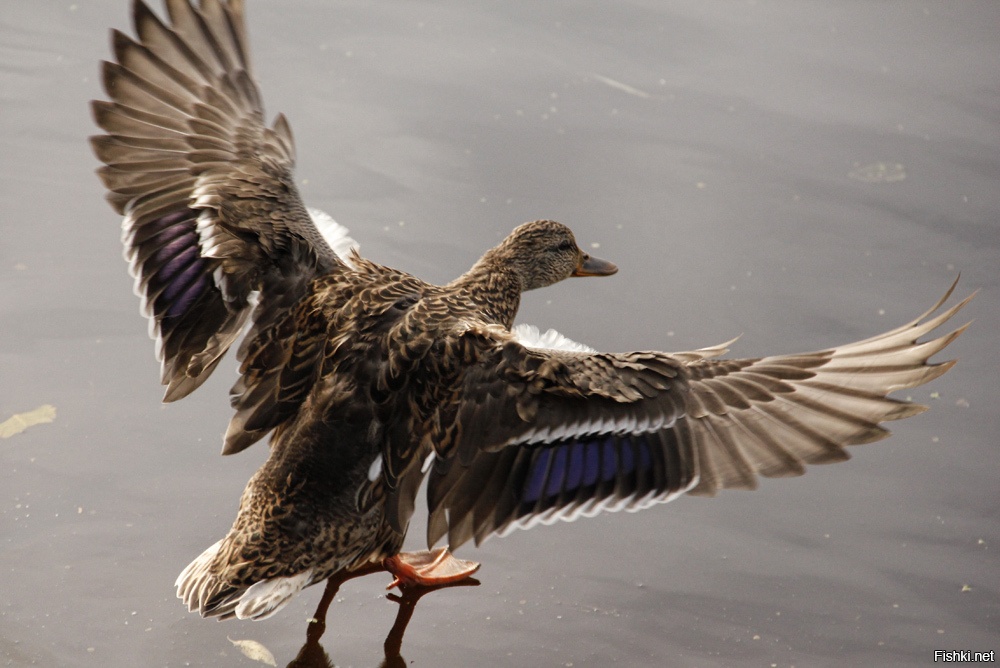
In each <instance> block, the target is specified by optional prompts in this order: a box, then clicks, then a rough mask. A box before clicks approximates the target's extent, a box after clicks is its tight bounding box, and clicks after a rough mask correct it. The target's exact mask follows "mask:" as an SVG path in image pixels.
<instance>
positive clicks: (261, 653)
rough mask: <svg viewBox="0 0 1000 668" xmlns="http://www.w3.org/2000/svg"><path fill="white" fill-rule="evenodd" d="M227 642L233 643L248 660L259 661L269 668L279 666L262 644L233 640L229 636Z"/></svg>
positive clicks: (252, 641)
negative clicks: (269, 667)
mask: <svg viewBox="0 0 1000 668" xmlns="http://www.w3.org/2000/svg"><path fill="white" fill-rule="evenodd" d="M226 640H228V641H229V642H231V643H233V646H235V647H236V649H238V650H240V651H241V652H243V656H245V657H247V658H248V659H253V660H254V661H259V662H260V663H263V664H266V665H268V666H277V665H278V662H277V661H275V659H274V655H273V654H271V650H269V649H268V648H266V647H264V646H263V645H262V644H260V643H259V642H257V641H256V640H233V639H232V638H230V637H229V636H226Z"/></svg>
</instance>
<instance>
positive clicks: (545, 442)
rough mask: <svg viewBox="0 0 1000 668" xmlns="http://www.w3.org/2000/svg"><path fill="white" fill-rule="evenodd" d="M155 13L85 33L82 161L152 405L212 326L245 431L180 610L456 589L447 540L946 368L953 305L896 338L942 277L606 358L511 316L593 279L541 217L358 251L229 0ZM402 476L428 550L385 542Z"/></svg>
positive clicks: (671, 483)
mask: <svg viewBox="0 0 1000 668" xmlns="http://www.w3.org/2000/svg"><path fill="white" fill-rule="evenodd" d="M166 10H167V15H166V17H165V18H162V19H161V18H160V17H159V16H157V14H156V13H155V12H153V11H152V10H151V9H150V8H149V7H148V6H147V5H146V4H145V3H144V2H143V1H142V0H135V1H134V2H133V5H132V20H133V24H134V32H135V36H134V37H130V36H128V35H126V34H124V33H122V32H120V31H117V30H113V31H112V40H111V41H112V50H113V58H112V59H111V60H109V61H106V62H103V64H102V80H103V87H104V91H105V92H106V94H107V99H104V100H95V101H93V102H92V111H93V116H94V119H95V122H96V124H97V125H98V126H99V127H100V128H101V130H102V133H101V134H98V135H96V136H94V137H92V138H91V144H92V147H93V150H94V152H95V153H96V155H97V157H98V159H99V160H100V161H101V162H102V163H103V166H101V167H100V169H99V170H98V174H99V176H100V178H101V180H102V181H103V184H104V186H105V187H106V189H107V199H108V202H109V203H110V205H111V207H112V209H113V210H114V211H115V212H116V213H117V214H118V215H120V216H122V217H123V221H122V230H123V232H122V241H123V246H124V256H125V258H126V260H127V262H128V264H129V268H130V271H131V273H132V275H133V276H134V281H135V282H134V289H135V292H136V294H137V295H138V296H139V298H140V300H141V309H142V312H143V313H144V315H145V316H146V317H147V318H148V322H149V329H150V336H151V337H152V339H153V340H154V341H155V344H156V354H157V357H158V359H159V361H160V364H161V382H162V383H163V384H164V385H165V386H166V390H165V395H164V401H166V402H172V401H176V400H179V399H182V398H183V397H185V396H187V395H189V394H191V393H192V392H194V391H195V390H196V389H197V388H198V387H199V386H201V385H202V384H203V383H204V382H205V380H206V379H207V378H208V377H209V376H210V375H211V374H212V372H213V371H214V370H215V369H216V367H217V366H218V364H219V362H220V360H222V359H223V357H224V356H225V354H226V352H227V351H228V350H229V349H230V348H231V347H234V346H235V347H236V348H237V351H236V357H237V360H238V362H239V376H238V379H237V381H236V383H235V385H234V386H233V388H232V390H231V394H230V398H231V403H232V407H233V410H234V413H233V415H232V418H231V420H230V422H229V425H228V428H227V430H226V433H225V437H224V444H223V454H225V455H233V454H235V453H238V452H241V451H243V450H245V449H246V448H248V447H250V446H251V445H253V444H254V443H256V442H258V441H261V440H264V439H265V438H268V439H269V443H270V445H269V455H268V458H267V460H266V462H265V463H264V464H263V465H262V466H261V468H260V469H259V470H258V471H257V472H256V473H255V474H254V475H253V477H252V478H251V479H250V480H249V482H248V483H247V485H246V488H245V490H244V492H243V494H242V497H241V499H240V504H239V510H238V513H237V516H236V519H235V521H234V523H233V525H232V528H231V529H230V530H229V532H228V533H227V534H226V535H225V536H224V537H223V538H222V539H221V540H219V541H218V542H216V543H214V544H213V545H212V546H211V547H209V548H208V549H206V550H205V551H204V552H203V553H202V554H201V555H200V556H198V557H197V558H195V559H194V560H193V561H192V562H191V564H190V565H189V566H187V568H185V569H184V570H183V572H182V573H181V574H180V576H179V577H178V578H177V580H176V583H175V584H176V587H177V593H178V596H179V597H180V598H181V600H182V601H183V602H184V603H185V604H186V605H187V606H188V609H189V610H190V611H197V612H198V613H200V614H201V615H202V616H205V617H212V616H214V617H219V618H223V619H225V618H231V617H236V618H240V619H264V618H267V617H269V616H271V615H273V614H275V613H276V612H277V611H279V610H280V609H281V608H282V607H283V606H285V605H286V604H287V603H288V601H289V600H291V599H292V598H293V597H294V596H295V595H296V594H297V593H299V592H300V591H302V590H303V589H304V588H306V587H308V586H310V585H313V584H316V583H320V582H323V581H324V580H327V579H330V578H333V577H336V576H340V575H344V574H351V573H361V572H367V571H370V570H385V571H387V572H389V573H390V574H391V575H393V576H394V578H395V579H394V580H393V584H395V585H399V586H401V587H406V586H409V585H414V584H419V585H427V586H433V585H437V584H443V583H452V582H456V581H461V580H463V579H464V578H468V577H469V576H470V575H471V574H472V573H474V572H475V571H476V570H477V569H478V568H479V564H478V563H476V562H473V561H469V560H465V559H459V558H457V557H455V556H454V554H453V553H452V551H453V550H456V549H458V548H459V547H461V546H463V545H464V544H466V543H469V542H470V541H471V542H472V543H474V544H476V545H478V544H480V543H482V541H484V540H486V539H488V538H490V537H492V536H496V535H504V534H506V533H509V532H510V531H513V530H515V529H518V528H521V529H526V528H530V527H533V526H536V525H538V524H550V523H553V522H555V521H559V520H565V521H570V520H575V519H577V518H580V517H587V516H593V515H596V514H598V513H601V512H613V511H617V510H630V511H632V510H639V509H643V508H647V507H650V506H654V505H658V504H661V503H665V502H667V501H670V500H672V499H675V498H677V497H678V496H681V495H685V494H690V495H704V496H710V495H714V494H715V493H717V492H718V491H720V490H723V489H753V488H755V487H756V486H757V484H758V479H759V478H760V477H786V476H797V475H801V474H803V473H804V472H805V469H806V466H807V465H810V464H824V463H831V462H839V461H844V460H845V459H847V458H848V457H849V453H848V450H847V448H848V446H852V445H856V444H861V443H870V442H873V441H876V440H879V439H882V438H884V437H886V436H887V435H888V434H889V432H888V430H887V429H886V428H885V427H884V426H883V423H884V422H887V421H892V420H898V419H901V418H906V417H910V416H913V415H916V414H918V413H920V412H922V411H924V410H925V409H926V407H925V406H922V405H919V404H915V403H911V402H909V401H904V400H900V399H895V398H892V397H889V396H888V395H889V394H890V393H891V392H894V391H897V390H901V389H906V388H913V387H916V386H919V385H921V384H924V383H927V382H930V381H931V380H933V379H935V378H937V377H939V376H940V375H941V374H943V373H945V372H946V371H947V370H948V369H950V368H951V367H952V366H953V365H954V363H955V362H954V360H949V361H944V362H931V361H930V358H931V357H932V356H934V355H935V354H936V353H938V352H940V351H941V350H943V349H944V348H945V347H946V346H948V345H949V344H950V343H951V342H952V341H954V340H955V339H956V338H957V337H958V336H959V335H960V334H961V333H962V332H963V331H964V330H965V328H966V327H968V324H965V325H962V326H958V327H956V328H954V329H952V330H951V331H948V332H947V333H945V334H943V335H934V336H933V337H932V338H929V339H927V340H922V339H923V338H924V337H925V335H928V334H929V333H930V332H932V330H935V329H937V328H938V327H941V326H942V325H944V324H945V323H947V322H948V321H950V320H951V319H952V318H953V316H954V315H955V314H956V313H957V312H958V311H959V310H960V309H961V308H962V307H963V306H965V304H967V303H968V301H969V300H970V299H971V298H972V296H973V295H970V296H969V297H968V298H966V299H965V300H963V301H960V302H959V303H957V304H955V305H953V306H951V307H949V308H946V309H944V310H943V311H942V310H941V309H942V306H943V305H944V303H945V301H946V300H947V299H948V298H949V296H950V295H951V293H952V291H953V290H954V288H955V285H954V284H953V285H952V287H951V289H950V290H948V292H947V293H946V294H945V296H944V298H942V299H941V300H940V301H938V302H937V303H936V304H935V305H934V307H932V308H931V309H930V310H928V311H927V312H925V313H924V314H922V315H921V316H919V317H918V318H916V319H914V320H912V321H910V322H909V323H907V324H905V325H903V326H901V327H898V328H896V329H893V330H891V331H888V332H885V333H883V334H879V335H877V336H874V337H871V338H868V339H865V340H863V341H858V342H854V343H849V344H846V345H840V346H837V347H833V348H828V349H825V350H821V351H817V352H810V353H800V354H784V355H772V356H766V357H759V358H745V359H743V358H727V357H724V354H725V353H727V352H728V346H729V345H731V344H732V343H733V342H732V341H731V342H728V343H726V344H722V345H717V346H711V347H707V348H702V349H698V350H693V351H686V352H674V353H665V352H657V351H638V352H625V353H608V352H600V351H597V350H595V349H593V348H590V347H588V346H586V345H583V344H579V343H576V342H574V341H572V340H570V339H568V338H567V337H564V336H562V335H561V334H559V333H558V332H555V331H553V330H549V331H547V332H540V331H539V330H538V329H536V328H532V327H530V326H527V325H523V324H515V319H516V316H517V312H518V307H519V305H520V300H521V295H522V294H523V293H524V292H527V291H530V290H536V289H542V288H545V287H547V286H550V285H553V284H555V283H558V282H560V281H563V280H566V279H569V278H576V277H607V276H611V275H613V274H615V273H616V272H617V267H616V266H615V265H614V264H613V263H612V262H610V261H607V260H603V259H600V258H597V257H594V256H592V255H590V254H588V253H586V252H584V251H583V250H582V249H581V248H580V245H579V244H578V243H577V241H576V238H575V237H574V235H573V232H572V231H571V229H570V228H569V227H567V226H566V225H564V224H561V223H559V222H556V221H552V220H536V221H532V222H528V223H524V224H522V225H520V226H518V227H516V228H515V229H514V230H513V231H512V232H511V233H510V234H509V236H507V237H506V238H505V239H504V240H503V241H502V242H501V243H500V244H498V245H497V246H496V247H494V248H491V249H489V250H487V251H486V252H485V253H484V254H483V255H482V257H481V258H480V259H479V260H478V261H477V262H476V263H475V264H474V265H473V266H472V267H471V268H470V269H469V270H468V271H466V272H465V273H463V274H461V275H460V276H459V277H458V278H456V279H455V280H453V281H451V282H450V283H447V284H445V285H434V284H431V283H428V282H426V281H423V280H421V279H419V278H417V277H415V276H412V275H410V274H408V273H406V272H404V271H400V270H397V269H393V268H391V267H387V266H383V265H381V264H378V263H376V262H373V261H371V260H368V259H366V258H365V257H363V256H362V255H361V253H360V251H359V247H358V245H357V243H356V242H354V241H353V239H351V238H350V236H349V234H348V233H347V231H346V228H343V227H342V226H340V225H338V224H337V223H336V222H335V221H333V219H332V218H330V217H329V216H326V215H325V214H323V213H322V212H318V211H315V210H311V209H309V208H308V207H307V206H306V205H305V203H304V202H303V201H302V198H301V196H300V194H299V192H298V190H297V188H296V185H295V179H294V176H293V172H294V165H295V156H296V153H295V142H294V140H293V136H292V132H291V126H290V124H289V122H288V120H287V119H286V118H285V117H284V116H283V115H281V114H279V115H278V116H277V117H275V119H274V120H273V121H272V122H271V123H270V124H268V123H267V122H266V120H265V116H264V110H263V105H262V102H261V95H260V91H259V89H258V86H257V84H256V83H255V81H254V78H253V74H252V68H251V62H250V57H249V40H248V36H247V30H246V22H245V17H244V13H245V12H244V6H243V2H242V1H240V0H228V1H225V0H202V2H200V3H199V5H198V6H197V7H196V6H194V5H192V4H191V2H190V1H189V0H166ZM956 283H957V280H956ZM973 294H974V293H973ZM425 481H426V485H427V488H426V489H427V491H426V503H427V507H428V511H429V516H428V520H427V527H426V534H427V535H426V537H427V545H428V549H427V550H421V551H417V552H402V551H401V550H402V546H403V540H404V538H405V536H406V535H407V532H408V528H409V524H410V521H411V519H412V517H413V514H414V510H415V507H416V504H417V501H418V498H417V497H418V494H419V490H420V488H421V485H422V484H423V483H424V482H425ZM442 539H444V540H445V541H446V543H445V544H444V545H441V546H438V547H436V548H435V547H434V546H436V545H438V544H439V543H440V542H441V541H442ZM431 548H434V549H431ZM390 586H391V585H390Z"/></svg>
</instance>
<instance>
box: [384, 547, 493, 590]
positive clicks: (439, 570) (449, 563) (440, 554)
mask: <svg viewBox="0 0 1000 668" xmlns="http://www.w3.org/2000/svg"><path fill="white" fill-rule="evenodd" d="M382 567H383V568H385V570H387V571H389V572H390V573H392V574H393V575H394V576H396V579H395V580H393V581H392V584H390V585H389V586H388V587H386V589H392V588H393V587H396V586H399V585H404V584H419V585H423V586H425V587H434V586H437V585H443V584H450V583H452V582H458V581H459V580H464V579H465V578H467V577H469V576H470V575H472V574H473V573H475V572H476V571H478V570H479V563H478V562H476V561H466V560H465V559H456V558H455V557H453V556H452V554H451V552H449V551H448V548H447V547H439V548H435V549H433V550H421V551H420V552H400V553H399V554H397V555H394V556H392V557H386V558H385V559H383V560H382Z"/></svg>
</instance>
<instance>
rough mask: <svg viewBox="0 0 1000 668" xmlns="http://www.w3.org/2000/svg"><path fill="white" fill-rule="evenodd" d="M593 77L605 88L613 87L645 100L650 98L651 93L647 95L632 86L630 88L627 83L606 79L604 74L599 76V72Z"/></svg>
mask: <svg viewBox="0 0 1000 668" xmlns="http://www.w3.org/2000/svg"><path fill="white" fill-rule="evenodd" d="M592 76H593V77H594V78H595V79H597V80H598V81H600V82H601V83H602V84H604V85H605V86H611V87H612V88H617V89H618V90H620V91H622V92H623V93H628V94H629V95H635V96H636V97H641V98H643V99H646V98H648V97H649V93H647V92H646V91H644V90H639V89H638V88H633V87H632V86H629V85H628V84H627V83H622V82H621V81H617V80H615V79H612V78H611V77H606V76H604V75H603V74H598V73H597V72H594V74H593V75H592Z"/></svg>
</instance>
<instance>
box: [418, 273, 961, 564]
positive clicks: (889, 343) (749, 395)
mask: <svg viewBox="0 0 1000 668" xmlns="http://www.w3.org/2000/svg"><path fill="white" fill-rule="evenodd" d="M952 289H954V285H953V286H952ZM950 294H951V290H949V291H948V294H946V295H945V297H944V298H943V299H942V300H941V301H940V302H938V304H936V305H935V306H934V308H932V309H931V310H930V311H928V312H927V313H925V314H923V315H922V316H920V317H919V318H917V319H916V320H914V321H912V322H910V323H908V324H906V325H904V326H903V327H900V328H898V329H894V330H892V331H890V332H886V333H885V334H881V335H879V336H875V337H872V338H870V339H866V340H864V341H859V342H857V343H851V344H848V345H845V346H840V347H838V348H832V349H829V350H823V351H819V352H814V353H805V354H798V355H779V356H773V357H764V358H760V359H737V360H729V359H720V358H719V355H721V354H723V353H725V352H726V350H725V347H724V346H719V347H715V348H708V349H703V350H698V351H693V352H687V353H675V354H666V353H657V352H644V353H624V354H607V353H597V352H581V351H580V350H579V349H575V350H562V349H532V348H529V347H526V346H524V345H522V344H521V343H519V342H518V341H516V340H513V339H512V340H507V341H499V342H498V343H496V345H495V349H494V351H493V353H492V354H491V355H489V356H487V357H485V358H484V360H483V362H482V363H480V364H478V365H477V366H476V367H474V368H473V369H471V370H470V371H469V372H468V373H467V374H466V377H465V380H464V385H463V392H462V400H461V404H460V406H459V407H458V408H457V410H456V414H455V417H454V419H455V421H456V422H457V424H458V426H459V428H458V432H459V434H460V436H459V437H457V438H456V439H454V441H453V443H451V444H450V446H449V447H447V448H445V449H443V450H442V451H439V452H437V453H436V458H435V461H434V465H433V468H432V470H431V474H430V481H429V486H428V505H429V508H430V513H431V514H430V519H429V523H428V543H429V544H430V545H433V544H434V543H436V542H437V541H438V540H439V539H440V538H441V537H442V536H445V535H446V534H447V536H448V542H449V544H450V546H451V547H452V548H453V549H454V548H455V547H457V546H458V545H461V544H462V543H464V542H466V541H468V540H470V539H474V540H475V541H476V543H477V544H478V543H479V542H481V541H483V540H484V539H486V538H487V537H488V536H490V535H492V534H494V533H501V534H503V533H505V532H507V531H510V530H512V529H514V528H528V527H530V526H533V525H534V524H535V523H538V522H542V523H549V522H553V521H555V520H558V519H563V520H572V519H575V518H576V517H578V516H580V515H592V514H596V513H597V512H600V511H601V510H619V509H626V510H638V509H641V508H645V507H647V506H649V505H652V504H656V503H663V502H666V501H669V500H671V499H673V498H675V497H676V496H678V495H679V494H683V493H691V494H701V495H712V494H715V492H716V491H718V490H720V489H726V488H740V489H753V488H754V487H755V486H756V484H757V476H766V477H780V476H793V475H801V474H802V473H803V472H804V471H805V465H806V464H821V463H828V462H837V461H843V460H845V459H847V458H848V457H849V455H848V453H847V451H846V450H845V446H848V445H854V444H858V443H868V442H871V441H875V440H878V439H881V438H884V437H885V436H887V435H888V433H889V432H888V431H887V430H886V429H885V428H884V427H882V426H881V424H880V423H882V422H884V421H887V420H897V419H900V418H904V417H908V416H911V415H915V414H917V413H920V412H922V411H923V410H925V408H926V407H924V406H920V405H918V404H913V403H909V402H905V401H899V400H896V399H891V398H888V397H887V396H886V395H887V394H889V393H890V392H893V391H895V390H899V389H903V388H910V387H915V386H917V385H921V384H923V383H926V382H928V381H930V380H932V379H934V378H937V377H938V376H940V375H941V374H942V373H944V372H945V371H947V370H948V369H949V368H951V366H952V365H953V364H954V362H953V361H949V362H943V363H939V364H930V363H929V362H928V359H929V358H930V357H931V356H932V355H934V354H935V353H937V352H938V351H940V350H941V349H943V348H944V347H945V346H947V345H948V344H949V343H951V342H952V341H953V340H954V339H955V338H956V337H957V336H958V335H959V334H961V333H962V331H963V330H964V329H965V327H967V326H968V325H965V326H962V327H959V328H957V329H956V330H955V331H952V332H950V333H948V334H945V335H943V336H940V337H938V338H934V339H932V340H929V341H927V342H924V343H918V342H917V340H918V339H919V338H920V337H922V336H924V335H925V334H927V333H928V332H930V331H931V330H933V329H935V328H936V327H939V326H940V325H942V324H943V323H945V322H946V321H947V320H949V319H950V318H951V317H952V316H954V315H955V313H956V312H957V311H958V310H959V309H961V308H962V307H963V306H964V305H965V304H966V303H967V302H968V301H969V299H971V297H969V298H968V299H966V300H965V301H963V302H961V303H959V304H957V305H955V306H953V307H951V308H949V309H947V310H946V311H944V312H942V313H940V314H939V315H936V316H933V315H932V314H933V313H934V312H935V311H936V310H937V309H938V308H939V307H940V306H941V305H942V304H943V303H944V301H945V300H946V299H947V297H948V295H950ZM726 345H728V344H726Z"/></svg>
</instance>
